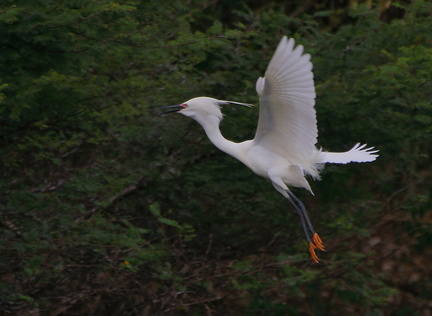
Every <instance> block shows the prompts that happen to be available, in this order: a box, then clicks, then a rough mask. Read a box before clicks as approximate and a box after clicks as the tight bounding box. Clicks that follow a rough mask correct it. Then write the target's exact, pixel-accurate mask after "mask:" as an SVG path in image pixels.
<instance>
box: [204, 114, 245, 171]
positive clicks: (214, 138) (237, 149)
mask: <svg viewBox="0 0 432 316" xmlns="http://www.w3.org/2000/svg"><path fill="white" fill-rule="evenodd" d="M197 121H198V123H200V125H201V126H202V127H203V128H204V131H205V132H206V134H207V136H208V138H209V139H210V141H211V142H212V143H213V144H214V145H215V146H216V147H217V148H219V149H220V150H222V151H223V152H225V153H227V154H228V155H230V156H232V157H234V158H236V159H238V160H240V161H241V162H243V163H245V156H244V150H243V149H242V146H241V144H239V143H235V142H232V141H229V140H227V139H225V138H224V137H223V136H222V133H221V131H220V129H219V124H220V121H219V118H217V117H215V116H209V117H206V118H205V119H200V120H197Z"/></svg>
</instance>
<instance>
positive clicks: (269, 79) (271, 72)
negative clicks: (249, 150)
mask: <svg viewBox="0 0 432 316" xmlns="http://www.w3.org/2000/svg"><path fill="white" fill-rule="evenodd" d="M312 67H313V66H312V63H311V62H310V55H308V54H303V46H301V45H298V46H296V47H295V42H294V39H292V38H291V39H289V40H288V39H287V38H286V37H285V36H284V37H283V38H282V40H281V42H280V43H279V45H278V47H277V49H276V52H275V54H274V55H273V58H272V59H271V61H270V63H269V65H268V67H267V70H266V72H265V76H264V78H259V79H258V81H257V84H256V89H257V92H258V94H259V96H260V114H259V120H258V127H257V131H256V135H255V139H254V142H255V144H256V145H260V146H263V147H265V148H266V149H268V150H271V151H273V152H276V153H278V154H279V155H281V156H282V157H284V158H285V159H287V160H288V161H290V162H291V163H293V164H296V165H299V166H301V167H305V168H307V167H308V166H309V164H310V163H312V161H311V159H313V155H314V152H316V149H315V144H316V142H317V137H318V130H317V123H316V114H315V109H314V105H315V87H314V81H313V73H312Z"/></svg>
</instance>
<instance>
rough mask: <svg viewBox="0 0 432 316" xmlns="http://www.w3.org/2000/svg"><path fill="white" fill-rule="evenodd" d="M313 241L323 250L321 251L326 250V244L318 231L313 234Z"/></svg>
mask: <svg viewBox="0 0 432 316" xmlns="http://www.w3.org/2000/svg"><path fill="white" fill-rule="evenodd" d="M312 241H313V243H314V245H315V246H316V247H317V248H318V249H319V250H321V251H325V249H324V245H323V242H322V240H321V238H320V236H319V235H318V234H317V233H315V234H314V235H313V236H312Z"/></svg>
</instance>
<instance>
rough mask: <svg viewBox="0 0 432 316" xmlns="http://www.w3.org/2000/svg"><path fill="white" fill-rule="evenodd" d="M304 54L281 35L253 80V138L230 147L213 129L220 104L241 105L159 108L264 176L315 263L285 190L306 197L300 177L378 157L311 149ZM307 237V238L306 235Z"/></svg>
mask: <svg viewBox="0 0 432 316" xmlns="http://www.w3.org/2000/svg"><path fill="white" fill-rule="evenodd" d="M309 60H310V55H308V54H303V46H300V45H299V46H297V47H294V40H293V39H289V40H288V39H287V38H286V37H283V38H282V40H281V42H280V44H279V46H278V48H277V49H276V52H275V54H274V56H273V58H272V60H271V61H270V64H269V66H268V68H267V71H266V73H265V77H262V78H259V79H258V81H257V84H256V90H257V92H258V95H259V97H260V113H259V120H258V127H257V131H256V134H255V138H254V139H253V140H247V141H244V142H241V143H235V142H232V141H229V140H227V139H225V138H224V137H223V136H222V134H221V132H220V129H219V124H220V122H221V121H222V118H223V116H222V112H221V110H220V106H221V105H223V104H237V105H245V106H249V105H248V104H245V103H239V102H233V101H223V100H217V99H213V98H209V97H198V98H193V99H191V100H189V101H186V102H185V103H182V104H180V105H175V106H168V107H165V108H166V109H172V110H170V111H168V112H174V111H178V112H179V113H182V114H184V115H185V116H188V117H191V118H193V119H194V120H196V121H197V122H198V123H199V124H200V125H201V126H202V127H203V128H204V130H205V132H206V134H207V136H208V138H209V139H210V141H211V142H212V143H213V144H214V145H215V146H216V147H217V148H219V149H220V150H222V151H224V152H225V153H227V154H229V155H231V156H232V157H234V158H236V159H238V160H240V161H241V162H242V163H243V164H245V165H246V166H247V167H249V168H250V169H251V170H252V171H253V172H254V173H256V174H257V175H259V176H261V177H264V178H268V179H270V181H271V182H272V184H273V186H274V187H275V189H276V190H277V191H279V192H280V193H281V194H282V195H283V196H284V197H285V198H287V199H288V200H289V201H290V202H291V203H292V204H293V205H294V207H295V208H296V210H297V212H298V214H299V216H300V219H301V221H302V225H303V229H304V231H305V234H306V238H307V240H308V242H309V251H310V253H311V255H312V258H313V259H314V261H316V262H318V257H317V255H316V254H315V249H320V250H324V246H323V244H322V242H321V239H320V238H319V236H318V234H316V232H315V231H314V229H313V227H312V224H311V222H310V220H309V217H308V215H307V212H306V209H305V207H304V205H303V203H302V202H300V201H299V200H298V199H297V198H296V197H295V196H294V194H293V193H292V192H291V191H290V190H289V188H288V186H294V187H299V188H304V189H306V190H308V191H310V192H311V193H312V189H311V187H310V185H309V183H308V181H307V179H306V176H311V177H312V178H314V179H319V171H320V170H321V169H322V168H323V166H324V164H325V163H342V164H344V163H348V162H369V161H373V160H375V159H376V158H377V157H378V155H376V154H375V153H376V152H377V151H373V150H372V149H373V148H366V149H365V145H361V146H360V144H357V145H355V146H354V147H353V148H352V149H351V150H350V151H347V152H342V153H332V152H325V151H322V150H320V149H317V148H316V147H315V144H316V143H317V137H318V130H317V124H316V114H315V109H314V105H315V88H314V82H313V73H312V64H311V63H310V61H309ZM310 233H311V234H310Z"/></svg>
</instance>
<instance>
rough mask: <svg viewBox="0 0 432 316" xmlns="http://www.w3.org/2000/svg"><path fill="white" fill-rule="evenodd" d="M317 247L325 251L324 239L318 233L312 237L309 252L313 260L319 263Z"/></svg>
mask: <svg viewBox="0 0 432 316" xmlns="http://www.w3.org/2000/svg"><path fill="white" fill-rule="evenodd" d="M315 249H318V250H321V251H325V248H324V245H323V243H322V240H321V238H320V236H319V235H318V234H317V233H314V235H313V237H312V241H311V242H310V243H309V253H310V255H311V257H312V260H313V261H315V262H316V263H318V262H319V258H318V256H317V254H316V253H315Z"/></svg>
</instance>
